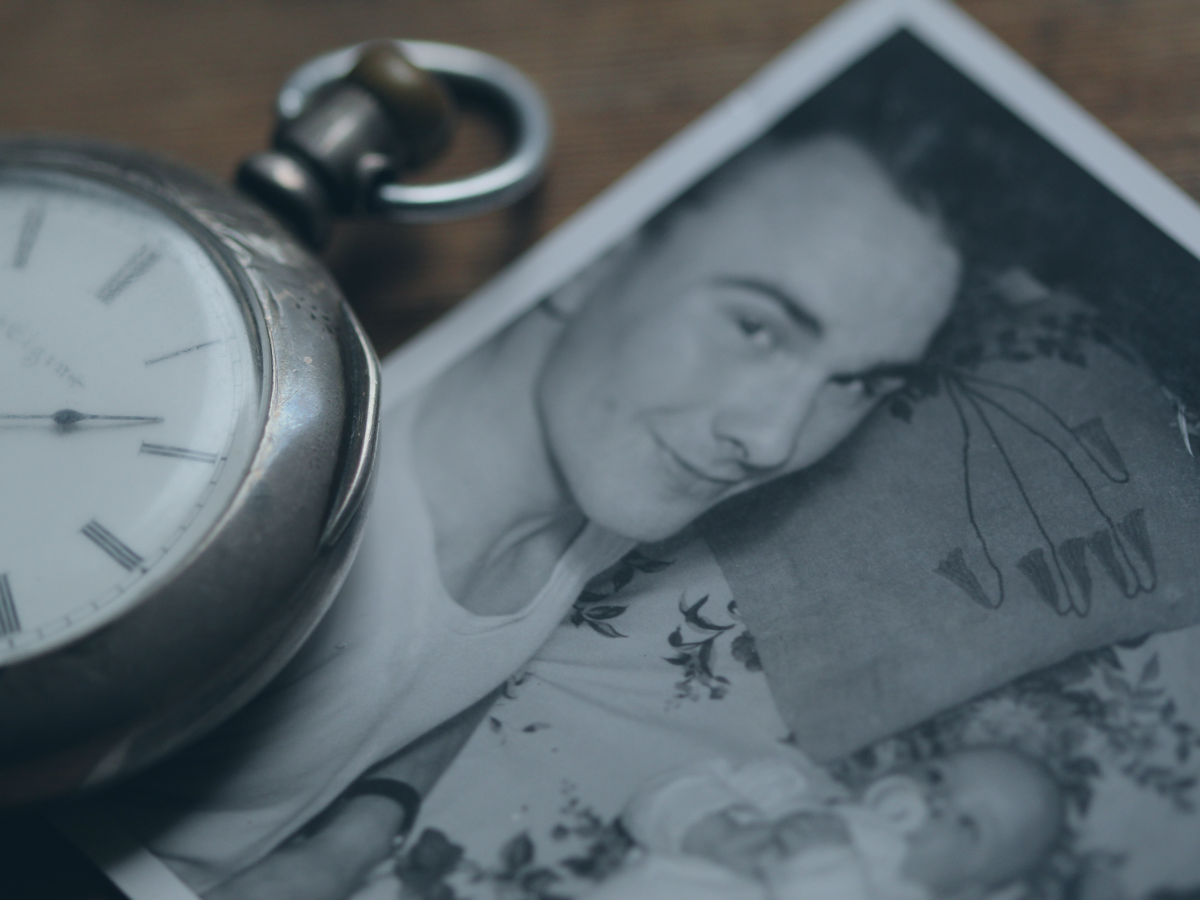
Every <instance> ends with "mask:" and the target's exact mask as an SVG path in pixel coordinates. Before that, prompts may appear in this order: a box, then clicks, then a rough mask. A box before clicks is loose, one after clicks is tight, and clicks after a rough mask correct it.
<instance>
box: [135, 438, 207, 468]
mask: <svg viewBox="0 0 1200 900" xmlns="http://www.w3.org/2000/svg"><path fill="white" fill-rule="evenodd" d="M138 452H139V453H149V454H150V455H151V456H169V457H171V458H172V459H187V460H191V461H192V462H202V463H213V464H215V463H216V461H217V459H218V458H219V457H218V456H217V454H215V453H205V452H204V451H203V450H188V449H187V448H186V447H168V446H166V445H164V444H147V443H146V442H145V441H142V448H141V450H139V451H138Z"/></svg>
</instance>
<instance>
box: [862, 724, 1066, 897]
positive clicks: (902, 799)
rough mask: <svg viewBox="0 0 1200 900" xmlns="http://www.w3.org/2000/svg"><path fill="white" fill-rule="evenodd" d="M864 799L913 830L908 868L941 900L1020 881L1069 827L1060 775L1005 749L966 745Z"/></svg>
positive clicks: (874, 788) (888, 780)
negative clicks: (968, 746) (1058, 780)
mask: <svg viewBox="0 0 1200 900" xmlns="http://www.w3.org/2000/svg"><path fill="white" fill-rule="evenodd" d="M863 802H864V803H865V804H866V805H867V806H869V807H871V808H873V809H875V810H876V811H878V812H880V813H883V814H884V815H885V816H887V817H889V818H892V819H893V820H894V821H895V822H896V824H897V825H899V826H900V827H901V828H902V829H903V830H905V831H906V833H907V842H908V856H907V858H906V859H905V862H904V865H903V868H902V873H903V874H904V875H905V876H907V878H908V879H909V880H910V881H913V882H916V883H918V884H921V885H924V886H925V887H927V888H929V890H930V892H931V893H932V895H933V896H934V897H936V898H939V900H943V898H944V900H951V898H953V900H973V898H977V897H985V896H987V894H988V893H989V892H991V891H995V890H998V889H1000V888H1003V887H1006V886H1008V885H1011V884H1013V883H1015V882H1017V881H1018V880H1019V879H1021V878H1022V877H1024V876H1027V875H1029V874H1030V873H1031V872H1032V871H1033V870H1034V869H1035V868H1036V867H1037V866H1038V865H1039V864H1040V863H1041V862H1043V861H1044V860H1045V858H1046V857H1047V856H1048V855H1049V853H1050V852H1051V851H1052V849H1053V847H1054V844H1055V842H1056V841H1057V840H1058V838H1059V836H1060V835H1061V833H1062V831H1063V828H1064V827H1065V808H1064V802H1063V795H1062V790H1061V789H1060V787H1059V785H1058V783H1057V782H1056V781H1055V780H1054V778H1053V776H1051V774H1050V773H1049V772H1048V771H1047V770H1046V768H1045V767H1044V766H1043V765H1042V764H1041V763H1039V762H1037V761H1036V760H1034V759H1032V758H1030V757H1028V756H1026V755H1025V754H1023V753H1018V752H1017V751H1015V750H1011V749H1008V748H1005V747H981V748H976V749H971V750H963V751H960V752H958V753H952V754H949V755H946V756H942V757H939V758H936V759H932V760H929V761H927V762H923V763H921V764H919V765H916V766H913V767H911V768H909V769H907V770H905V771H904V772H902V773H899V774H896V775H890V776H887V777H885V778H881V779H879V780H878V781H876V782H874V783H873V784H871V785H870V786H868V788H867V790H866V792H865V793H864V795H863Z"/></svg>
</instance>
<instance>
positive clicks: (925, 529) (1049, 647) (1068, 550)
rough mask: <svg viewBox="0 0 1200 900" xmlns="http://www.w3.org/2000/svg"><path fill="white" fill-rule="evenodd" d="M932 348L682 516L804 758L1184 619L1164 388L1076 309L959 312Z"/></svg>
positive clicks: (1181, 446) (1173, 406) (1177, 474)
mask: <svg viewBox="0 0 1200 900" xmlns="http://www.w3.org/2000/svg"><path fill="white" fill-rule="evenodd" d="M956 315H957V314H956ZM937 359H939V360H941V361H940V362H938V361H934V362H930V363H928V364H926V365H924V366H922V369H921V373H920V374H919V376H917V377H915V378H914V379H913V380H912V381H911V382H910V384H909V386H908V387H907V388H906V389H905V390H904V391H902V392H901V393H899V394H897V395H895V396H894V397H892V398H891V399H890V400H889V401H885V403H884V404H883V405H881V407H880V408H879V409H878V410H876V411H875V413H874V414H873V415H872V416H871V417H870V418H869V419H868V420H867V422H865V423H864V425H863V426H862V427H861V428H860V429H859V430H858V431H857V432H856V433H855V434H854V435H853V436H852V437H851V438H850V439H849V440H848V441H847V442H846V443H845V444H843V445H842V446H841V447H839V448H838V449H837V450H836V451H835V452H834V453H832V454H831V455H830V456H828V457H827V458H826V459H824V460H822V461H821V462H820V463H819V464H817V465H816V466H813V467H812V468H810V469H807V470H805V471H803V472H800V473H797V474H796V475H793V476H789V477H788V478H785V479H781V480H780V481H778V482H774V483H772V484H769V485H766V486H764V487H763V488H761V489H759V490H757V491H755V492H752V493H750V494H747V495H746V496H744V497H739V498H736V499H735V500H733V501H731V502H730V503H727V504H725V505H723V506H722V507H719V508H718V509H716V510H714V511H713V512H712V513H710V514H709V515H708V516H707V517H706V519H705V520H704V521H703V522H702V523H701V529H702V532H703V534H704V536H705V538H706V539H707V540H708V542H709V544H710V545H711V546H712V548H713V551H714V553H715V554H716V557H717V560H718V562H719V563H720V565H721V567H722V569H723V571H724V573H725V576H726V578H727V579H728V581H729V583H730V586H731V587H732V589H733V593H734V597H735V599H736V601H737V603H738V606H739V608H740V610H741V613H742V615H743V617H744V619H745V621H746V623H747V625H748V626H749V628H750V631H751V632H752V633H753V634H754V635H755V638H756V639H757V645H758V652H759V655H760V657H761V659H762V663H763V667H764V669H765V671H766V673H767V677H768V679H769V681H770V685H771V690H772V692H773V694H774V697H775V700H776V702H777V704H778V706H779V709H780V712H781V714H782V715H783V717H784V719H785V721H786V722H787V723H788V724H789V726H790V727H791V728H792V729H793V732H794V737H795V740H796V741H797V743H798V744H799V746H800V747H801V748H802V749H804V750H806V751H808V752H809V753H811V754H813V755H814V756H816V757H818V758H822V759H829V758H833V757H836V756H840V755H841V754H844V753H847V752H850V751H852V750H854V749H856V748H858V747H862V746H864V745H866V744H868V743H871V742H873V741H875V740H878V739H880V738H882V737H885V736H887V735H889V734H892V733H894V732H896V731H898V730H900V729H903V728H906V727H909V726H911V725H913V724H915V723H917V722H919V721H921V720H923V719H926V718H927V717H929V716H930V715H933V714H934V713H937V712H939V711H941V710H944V709H947V708H949V707H951V706H953V705H955V704H958V703H961V702H963V701H965V700H967V699H969V698H971V697H974V696H976V695H978V694H980V693H982V692H984V691H987V690H990V689H993V688H996V687H998V686H1000V685H1002V684H1005V683H1007V682H1008V681H1011V680H1012V679H1013V678H1016V677H1018V676H1020V675H1023V674H1025V673H1028V672H1030V671H1033V670H1035V669H1040V668H1042V667H1045V666H1048V665H1051V664H1053V663H1055V662H1058V661H1060V660H1063V659H1065V658H1066V657H1068V656H1071V655H1072V654H1074V653H1077V652H1081V651H1085V650H1089V649H1094V648H1098V647H1101V646H1104V645H1108V644H1112V643H1114V642H1117V641H1121V640H1125V639H1129V638H1133V637H1136V636H1139V635H1143V634H1146V633H1149V632H1155V631H1162V630H1166V629H1172V628H1177V627H1181V626H1183V625H1187V624H1191V623H1193V622H1197V621H1200V469H1198V467H1197V463H1196V460H1195V459H1194V458H1193V457H1192V456H1191V453H1190V448H1189V447H1187V446H1186V445H1185V436H1186V428H1185V427H1184V416H1183V413H1182V407H1181V406H1179V405H1178V404H1177V402H1176V401H1174V400H1173V398H1171V397H1170V396H1169V395H1168V394H1167V393H1166V392H1165V391H1164V390H1163V389H1162V388H1160V387H1159V386H1158V383H1157V382H1156V380H1155V378H1154V377H1153V376H1152V375H1151V374H1150V372H1149V371H1148V369H1147V368H1146V366H1145V365H1143V364H1142V363H1141V362H1140V361H1139V360H1138V359H1137V358H1136V356H1134V355H1133V354H1132V353H1130V352H1129V351H1127V350H1125V349H1122V347H1121V345H1120V343H1119V342H1118V341H1116V340H1114V339H1113V338H1112V337H1111V336H1110V335H1108V334H1107V333H1106V332H1105V331H1104V330H1103V328H1102V326H1101V325H1100V324H1099V322H1098V320H1097V318H1096V317H1095V315H1094V314H1093V313H1091V312H1090V311H1089V310H1088V308H1087V307H1085V306H1084V305H1083V304H1081V303H1079V302H1078V301H1073V300H1069V299H1066V298H1062V297H1052V298H1049V299H1041V300H1037V301H1034V302H1026V303H1023V304H1020V305H1015V304H1010V305H1006V306H1003V308H1001V309H1000V310H999V311H993V312H990V313H989V314H988V315H986V316H982V315H977V316H975V320H974V322H973V323H969V327H967V326H964V327H960V328H958V330H957V336H956V337H954V338H953V339H952V340H951V341H950V343H949V349H947V350H944V351H942V352H941V353H940V354H939V355H938V357H937Z"/></svg>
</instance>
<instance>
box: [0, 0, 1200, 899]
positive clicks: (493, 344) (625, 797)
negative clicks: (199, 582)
mask: <svg viewBox="0 0 1200 900" xmlns="http://www.w3.org/2000/svg"><path fill="white" fill-rule="evenodd" d="M1197 250H1200V210H1197V209H1196V207H1195V206H1194V204H1193V203H1192V202H1191V201H1190V200H1188V199H1186V197H1185V196H1184V195H1183V194H1182V192H1180V191H1178V190H1177V189H1175V188H1173V187H1171V186H1170V185H1169V183H1168V182H1167V181H1166V180H1165V179H1164V178H1162V177H1161V176H1158V175H1157V174H1156V173H1154V172H1153V170H1151V169H1150V167H1149V165H1148V164H1147V163H1144V162H1142V161H1141V160H1140V159H1138V158H1137V157H1135V156H1134V154H1133V153H1132V151H1130V150H1128V149H1126V148H1125V147H1124V146H1123V145H1121V144H1120V143H1119V142H1118V141H1117V139H1116V138H1115V137H1113V136H1111V135H1110V134H1109V133H1108V132H1106V131H1104V130H1103V129H1102V128H1101V126H1099V125H1098V124H1096V123H1095V122H1094V121H1092V120H1091V119H1090V118H1088V117H1087V116H1086V115H1085V114H1084V113H1083V112H1082V111H1080V110H1079V109H1078V108H1077V107H1075V106H1074V105H1073V104H1072V103H1071V102H1070V101H1069V100H1067V99H1066V98H1065V97H1064V96H1063V95H1061V94H1059V93H1058V92H1057V91H1056V89H1054V88H1053V87H1051V86H1050V85H1049V83H1048V82H1046V81H1045V80H1043V79H1042V78H1041V77H1040V76H1038V75H1036V74H1034V73H1033V70H1032V69H1031V68H1029V67H1027V66H1026V65H1025V64H1024V63H1022V62H1021V61H1020V60H1018V59H1017V58H1016V57H1015V56H1014V55H1012V54H1010V53H1009V52H1008V51H1007V50H1005V49H1004V48H1003V47H1002V46H1001V45H1000V44H999V43H998V42H997V41H995V40H994V39H992V38H991V37H990V36H988V35H987V34H986V33H984V32H983V30H982V29H981V28H979V27H978V26H976V25H975V24H973V23H972V22H970V21H969V20H967V19H966V17H965V16H964V15H963V14H961V13H959V12H958V11H957V10H955V9H954V8H952V7H950V6H948V5H944V4H941V3H937V2H927V0H912V2H908V0H865V2H859V3H855V4H851V5H850V6H849V7H846V8H844V9H843V10H841V11H839V12H837V13H835V14H834V17H833V18H832V19H830V20H829V21H828V22H827V23H826V24H824V25H822V26H820V27H819V28H818V29H817V30H816V31H815V32H813V33H812V34H810V35H809V36H807V37H805V38H803V39H801V40H800V41H799V42H798V43H797V44H796V45H795V46H794V47H793V48H792V49H790V50H788V51H786V52H785V54H784V55H783V56H782V57H781V58H780V59H778V60H777V61H776V62H774V63H772V64H771V65H770V66H768V68H767V69H765V70H764V71H763V72H762V73H761V74H760V75H758V76H756V78H755V79H753V80H752V81H751V82H749V83H748V84H747V85H746V86H745V87H744V88H742V89H740V90H739V91H738V92H737V93H735V94H734V95H732V96H731V97H730V98H729V99H728V100H727V101H725V102H724V103H723V104H721V105H719V106H718V107H716V108H715V109H714V110H713V111H712V112H711V113H710V114H708V115H707V116H706V117H705V118H703V119H701V120H700V121H699V122H697V123H695V124H694V125H692V126H690V127H689V128H688V129H687V130H685V131H684V132H683V133H682V134H680V135H679V136H678V137H677V138H675V139H674V140H672V141H671V142H669V143H668V144H667V145H666V146H665V147H664V148H663V149H662V150H660V151H658V152H657V153H656V154H655V155H654V156H652V157H651V158H650V159H648V160H647V161H646V162H645V163H643V164H642V165H641V166H640V167H639V168H637V169H635V170H634V171H633V172H631V173H630V174H629V175H627V176H626V177H625V178H624V179H623V180H622V181H620V182H618V183H617V184H616V185H615V186H614V187H613V188H611V189H610V190H609V191H608V192H607V193H605V194H603V195H601V196H600V197H599V198H598V199H596V200H595V201H593V203H592V204H591V206H589V207H587V208H585V209H584V210H583V211H582V212H581V213H579V214H577V215H576V216H575V217H574V218H572V219H571V220H570V221H568V222H567V223H566V224H565V225H563V226H561V227H560V228H559V230H558V231H557V232H555V233H554V234H552V235H551V236H549V237H548V238H546V239H544V240H543V242H542V243H540V244H539V245H537V246H535V247H534V248H533V249H532V250H530V251H529V252H527V253H526V254H525V256H523V257H522V258H521V259H519V260H518V261H517V262H516V263H515V264H513V266H511V267H510V268H509V269H508V270H507V271H506V272H504V273H503V274H502V275H501V276H499V278H498V279H497V280H496V281H495V282H493V283H492V285H491V286H489V287H486V288H484V289H483V290H482V291H481V292H480V293H479V294H478V295H477V296H476V297H475V298H474V299H472V300H469V301H468V302H467V303H466V304H464V305H463V306H461V307H460V308H458V309H457V310H455V311H454V312H453V313H452V314H451V315H449V316H448V317H446V318H445V319H443V320H442V321H441V322H439V323H437V324H436V325H434V326H433V327H432V328H430V329H429V330H428V331H427V332H426V333H424V334H423V335H420V336H418V337H417V338H416V339H415V340H414V341H413V342H412V343H410V344H408V345H406V346H405V347H403V348H401V349H400V350H398V351H397V352H396V354H395V355H394V356H393V357H391V358H390V359H388V360H385V362H384V364H383V370H382V400H381V416H380V426H379V449H378V458H377V461H376V466H375V472H374V476H373V485H372V487H371V490H372V494H371V497H370V500H369V503H370V506H369V510H368V512H367V518H366V523H365V525H364V526H363V527H362V534H361V537H360V538H356V540H358V541H359V544H358V547H357V555H356V556H354V561H353V563H350V564H349V566H348V574H346V575H345V581H344V583H343V585H342V587H341V589H340V592H339V593H338V596H337V598H336V599H335V600H334V601H333V602H332V605H331V606H330V608H329V610H328V612H326V613H325V614H324V616H323V618H321V619H320V621H319V623H317V624H316V625H315V628H314V629H313V630H312V633H311V635H310V636H309V637H308V638H307V640H305V642H304V643H303V645H302V646H301V647H300V649H299V651H298V652H297V653H296V655H295V656H294V657H292V659H291V660H290V662H288V663H287V665H286V667H284V668H283V670H282V671H281V672H280V673H279V674H278V675H276V676H275V677H274V679H273V680H272V681H270V683H269V684H267V685H266V686H265V688H263V689H262V690H261V692H260V693H258V694H257V696H256V697H255V698H254V699H253V700H251V701H250V702H249V703H248V704H247V705H245V706H244V708H242V709H241V711H240V712H238V713H236V714H235V715H234V716H233V717H232V718H230V719H228V720H227V721H225V722H224V723H223V724H221V725H220V726H219V727H217V728H216V730H215V731H212V732H211V733H210V734H208V735H207V736H205V737H203V738H202V739H200V740H199V741H198V742H196V743H194V744H192V745H191V746H189V747H187V748H186V749H184V750H182V752H180V753H178V754H176V755H174V756H172V757H170V758H169V759H167V760H165V761H163V762H160V763H157V764H156V765H154V766H152V767H150V768H148V769H147V770H145V771H144V772H141V773H139V774H136V775H134V776H133V777H131V778H129V779H127V780H125V781H122V782H120V783H119V784H117V785H115V786H113V787H111V788H108V789H106V790H104V791H102V792H100V793H98V794H96V795H94V796H92V797H91V798H88V799H86V800H84V801H82V803H81V804H80V805H79V807H78V808H77V809H75V810H69V809H68V810H66V811H62V812H61V813H60V814H59V817H58V818H59V821H60V822H61V825H62V827H63V828H64V830H65V831H66V832H67V834H68V835H70V836H72V837H73V838H74V839H75V840H77V841H78V842H80V844H81V846H82V847H83V849H84V850H85V851H87V852H90V853H91V854H92V855H93V857H94V858H96V859H97V860H100V861H102V862H103V863H104V865H105V866H106V867H107V869H108V871H109V872H110V874H111V875H112V877H113V878H114V880H115V881H116V882H117V884H118V885H119V886H121V887H122V888H123V889H124V890H125V891H126V892H127V893H129V894H130V896H131V898H132V900H152V898H168V897H177V898H188V897H194V898H203V900H267V898H273V897H279V898H296V900H350V898H353V900H567V898H578V900H676V898H679V900H683V898H688V900H810V898H811V900H817V898H820V900H842V898H845V900H859V898H862V900H867V898H871V900H1185V898H1196V897H1198V896H1200V811H1198V808H1200V552H1197V551H1198V548H1200V468H1198V464H1197V462H1196V456H1195V454H1196V452H1198V451H1200V257H1198V256H1197ZM147 252H149V251H147ZM106 302H107V301H106ZM0 310H2V307H0ZM3 324H4V321H3V319H0V325H3ZM180 352H184V351H182V350H181V351H180ZM135 412H136V410H135ZM155 414H156V415H157V413H155ZM231 440H232V439H231ZM166 449H167V450H170V449H172V448H166ZM175 449H176V450H178V448H175ZM162 452H165V451H162ZM162 452H160V455H162ZM179 452H182V451H179ZM176 455H177V456H178V453H176ZM93 540H94V539H93ZM2 584H3V583H2V582H0V585H2ZM4 596H5V595H4V593H3V592H2V591H0V613H2V612H3V608H4V607H3V598H4ZM129 752H130V753H131V754H134V755H136V753H137V752H138V748H137V747H136V746H134V747H131V748H130V749H129ZM101 835H103V839H101ZM139 885H140V887H139ZM139 891H140V893H139ZM172 892H173V893H172Z"/></svg>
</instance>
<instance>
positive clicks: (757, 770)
mask: <svg viewBox="0 0 1200 900" xmlns="http://www.w3.org/2000/svg"><path fill="white" fill-rule="evenodd" d="M1064 815H1065V813H1064V804H1063V797H1062V792H1061V790H1060V788H1059V786H1058V784H1057V783H1056V782H1055V781H1054V779H1053V778H1052V777H1051V776H1050V774H1049V773H1048V772H1047V771H1046V770H1045V769H1044V767H1043V766H1042V765H1041V764H1040V763H1038V762H1036V761H1035V760H1033V759H1031V758H1029V757H1027V756H1025V755H1024V754H1021V753H1018V752H1016V751H1014V750H1010V749H1007V748H1002V747H986V748H978V749H972V750H964V751H961V752H958V753H953V754H949V755H947V756H943V757H940V758H938V759H935V760H930V761H928V762H924V763H921V764H919V765H916V766H913V767H911V768H909V769H906V770H905V771H903V772H900V773H897V774H893V775H888V776H885V777H883V778H880V779H878V780H877V781H875V782H872V783H871V784H870V785H868V786H867V788H866V789H865V790H864V791H863V793H862V795H861V796H860V797H858V798H856V799H855V800H852V801H847V800H842V801H830V800H824V801H823V800H822V798H821V796H820V793H819V791H817V790H815V789H814V784H813V781H812V780H811V779H810V778H808V777H806V776H805V775H804V774H802V773H801V772H800V770H799V769H798V768H796V767H795V766H794V765H792V764H789V763H786V762H783V761H781V760H769V761H766V760H763V761H757V762H753V763H750V764H747V765H744V766H741V767H740V768H735V767H734V766H733V765H731V764H730V763H729V762H728V761H727V760H723V759H718V760H710V761H707V762H704V763H701V764H699V765H695V766H692V767H690V768H688V769H685V770H683V771H682V772H676V773H673V774H672V775H671V776H670V777H668V778H665V779H661V780H659V781H658V782H656V783H655V784H653V785H652V786H651V787H650V788H649V789H648V790H646V791H644V792H642V793H641V794H640V795H639V796H638V797H637V798H635V799H634V800H633V801H632V802H631V803H630V804H629V805H628V806H627V808H626V810H625V812H624V813H623V814H622V817H621V820H622V822H623V824H624V825H625V827H626V829H627V830H628V831H629V833H630V835H631V836H632V837H633V839H634V840H635V841H636V842H637V843H638V845H639V846H640V848H641V852H640V853H639V855H638V857H637V858H636V859H635V861H634V862H633V863H632V864H631V865H629V866H627V867H626V869H625V870H623V871H622V872H621V873H619V874H618V875H616V876H614V877H613V878H611V879H609V880H608V881H607V882H605V884H604V885H603V886H602V887H601V889H600V890H599V891H598V892H597V893H594V894H593V895H591V897H590V898H589V900H675V898H679V900H683V898H687V900H718V898H719V900H983V898H995V897H997V896H998V895H1000V894H1001V892H1004V893H1005V894H1007V893H1009V892H1017V891H1020V889H1021V879H1022V878H1023V877H1024V876H1026V875H1028V874H1029V873H1030V872H1031V871H1032V870H1033V869H1034V868H1035V867H1036V866H1037V865H1038V864H1039V863H1040V862H1042V861H1043V860H1044V859H1045V858H1046V856H1047V855H1048V854H1049V852H1050V851H1051V849H1052V848H1053V846H1054V844H1055V842H1056V840H1057V838H1058V837H1059V835H1060V833H1061V832H1062V830H1063V828H1064V825H1065V823H1064Z"/></svg>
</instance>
